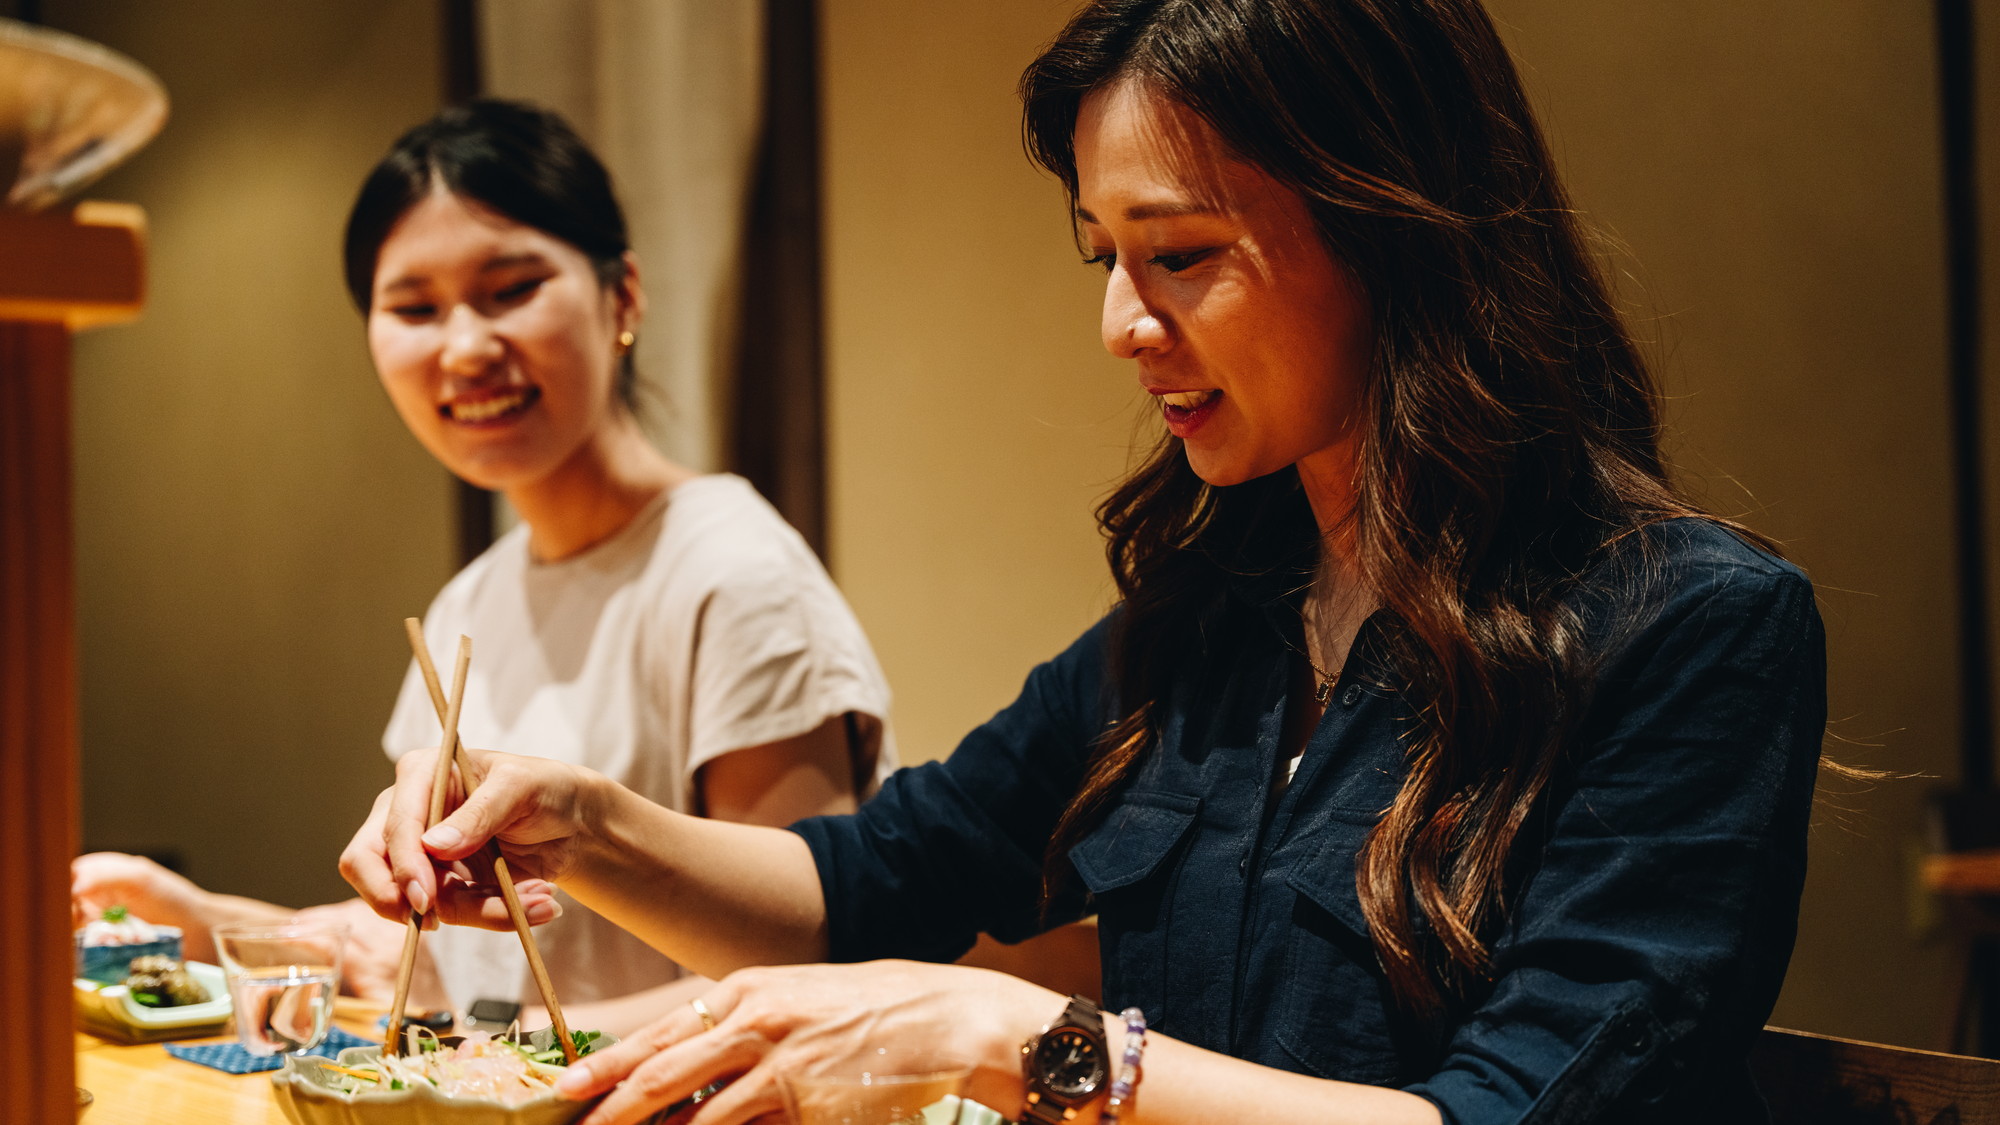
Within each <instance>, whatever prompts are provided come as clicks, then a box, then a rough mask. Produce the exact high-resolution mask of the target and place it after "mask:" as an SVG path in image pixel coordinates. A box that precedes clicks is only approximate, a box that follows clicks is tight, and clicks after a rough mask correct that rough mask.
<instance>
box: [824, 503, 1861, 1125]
mask: <svg viewBox="0 0 2000 1125" xmlns="http://www.w3.org/2000/svg"><path fill="white" fill-rule="evenodd" d="M1620 550H1621V552H1622V553H1621V555H1620V556H1619V557H1617V558H1616V559H1614V560H1613V562H1615V563H1616V564H1617V565H1613V564H1612V563H1606V564H1603V565H1600V566H1599V567H1598V568H1597V569H1596V570H1594V571H1593V572H1592V573H1591V574H1590V575H1588V576H1586V578H1585V580H1584V581H1583V583H1582V584H1581V585H1580V587H1579V591H1578V593H1577V594H1575V595H1574V596H1573V597H1572V599H1571V605H1572V608H1574V609H1575V610H1576V611H1577V613H1578V614H1579V615H1580V616H1581V618H1582V619H1583V620H1584V621H1585V622H1586V626H1587V628H1586V633H1587V635H1589V636H1591V637H1593V638H1595V639H1596V640H1597V641H1598V642H1599V643H1600V645H1601V649H1600V651H1599V652H1598V653H1597V655H1598V660H1597V661H1596V663H1595V668H1596V669H1597V671H1596V675H1595V678H1594V680H1593V682H1592V684H1591V685H1590V686H1591V689H1592V690H1591V691H1590V692H1589V693H1588V703H1587V709H1586V710H1585V711H1584V712H1583V715H1582V719H1581V721H1580V725H1579V727H1578V734H1577V736H1576V738H1575V740H1574V742H1573V747H1572V749H1571V750H1570V751H1569V752H1568V753H1566V754H1565V756H1564V759H1563V764H1562V765H1561V766H1560V767H1559V769H1558V773H1557V776H1556V777H1555V779H1554V780H1553V781H1552V782H1551V785H1550V788H1549V790H1548V793H1547V795H1546V798H1545V801H1544V804H1543V807H1542V809H1541V812H1540V814H1539V815H1538V816H1537V817H1535V818H1533V819H1531V820H1530V821H1529V825H1528V827H1527V828H1524V830H1523V832H1522V835H1521V837H1520V838H1519V840H1518V841H1517V844H1516V848H1517V853H1518V854H1519V856H1520V858H1521V863H1520V864H1519V867H1520V872H1521V873H1520V875H1519V876H1518V878H1516V879H1515V881H1514V882H1513V883H1511V884H1510V887H1511V893H1510V895H1509V904H1510V909H1509V911H1508V913H1507V914H1506V916H1505V920H1504V922H1503V923H1502V924H1501V925H1500V927H1499V928H1498V929H1497V930H1495V931H1494V932H1492V933H1491V934H1489V935H1488V946H1489V951H1490V953H1491V956H1492V960H1493V970H1494V971H1493V976H1492V979H1491V981H1490V982H1488V983H1487V984H1485V985H1484V986H1482V987H1480V988H1479V989H1478V990H1477V991H1476V993H1475V994H1474V995H1472V996H1470V997H1469V998H1467V1001H1466V1003H1465V1004H1464V1005H1463V1006H1462V1008H1461V1009H1460V1010H1458V1011H1457V1012H1456V1013H1455V1014H1454V1015H1453V1016H1452V1017H1450V1018H1449V1019H1448V1020H1447V1021H1446V1022H1444V1023H1443V1024H1442V1025H1440V1024H1435V1023H1431V1024H1423V1023H1419V1021H1416V1020H1414V1019H1412V1018H1410V1017H1408V1016H1405V1015H1402V1014H1400V1013H1399V1011H1398V1009H1397V1007H1396V1005H1395V1003H1394V1001H1393V998H1392V996H1391V994H1390V992H1389V989H1388V986H1387V984H1386V982H1385V980H1384V977H1383V973H1382V971H1381V969H1380V967H1379V965H1378V963H1377V960H1376V957H1375V952H1374V947H1373V945H1372V944H1371V942H1370V940H1369V937H1368V925H1367V921H1366V919H1365V917H1364V916H1363V914H1362V912H1361V905H1360V902H1359V899H1358V897H1357V895H1356V890H1355V865H1356V859H1357V856H1358V854H1359V852H1360V850H1361V848H1362V845H1363V842H1364V841H1365V839H1366V837H1367V834H1368V832H1369V830H1370V829H1371V828H1372V827H1373V826H1374V825H1375V823H1376V822H1377V820H1379V819H1380V816H1381V814H1382V811H1383V810H1384V809H1385V808H1386V807H1387V806H1388V804H1389V803H1390V801H1391V800H1392V799H1393V797H1394V796H1395V794H1396V792H1397V790H1398V788H1399V786H1400V785H1401V784H1402V780H1403V776H1404V769H1405V764H1404V760H1403V752H1402V745H1403V744H1402V742H1401V741H1400V740H1399V732H1401V731H1404V730H1407V729H1408V727H1409V724H1410V723H1411V722H1412V720H1413V716H1412V715H1411V714H1410V713H1409V710H1408V708H1407V706H1406V705H1405V704H1404V702H1403V701H1402V699H1401V698H1400V696H1399V695H1398V693H1397V691H1396V688H1395V684H1396V679H1395V676H1394V675H1393V672H1392V671H1391V670H1389V669H1387V668H1385V667H1384V666H1383V662H1382V661H1381V660H1380V659H1379V657H1378V655H1377V652H1378V649H1379V645H1376V644H1374V643H1372V640H1371V639H1372V638H1375V637H1376V636H1377V633H1376V630H1377V629H1378V628H1379V627H1380V625H1381V622H1379V621H1371V622H1370V624H1369V625H1368V626H1364V628H1363V630H1362V633H1361V635H1360V636H1359V637H1358V638H1357V641H1356V645H1355V648H1354V655H1353V656H1351V657H1350V658H1349V661H1348V665H1347V668H1346V669H1345V670H1344V671H1343V673H1342V677H1341V682H1340V683H1339V684H1337V685H1336V689H1335V690H1336V695H1335V697H1334V698H1336V699H1337V701H1338V704H1339V705H1338V706H1335V707H1328V708H1327V709H1326V710H1325V713H1324V714H1323V716H1322V718H1321V719H1320V722H1319V725H1318V726H1317V727H1316V728H1315V729H1314V731H1313V732H1312V734H1311V736H1310V738H1309V740H1308V742H1307V746H1306V750H1305V754H1304V757H1303V759H1302V761H1301V762H1300V765H1299V768H1298V772H1297V774H1296V776H1295V777H1294V778H1293V779H1292V781H1291V783H1290V784H1288V785H1285V786H1284V787H1283V790H1282V792H1280V793H1278V794H1277V795H1276V798H1275V801H1274V800H1273V799H1272V792H1273V789H1272V787H1273V785H1274V783H1275V780H1276V777H1277V763H1278V757H1277V756H1278V754H1279V753H1280V750H1279V739H1280V733H1281V731H1282V728H1283V721H1284V715H1285V707H1286V691H1287V687H1288V684H1289V683H1290V677H1289V675H1288V669H1289V668H1290V666H1291V663H1290V662H1291V661H1293V660H1295V659H1297V657H1296V650H1295V648H1294V647H1293V643H1292V641H1291V640H1288V637H1287V633H1286V628H1285V626H1286V622H1287V621H1289V622H1290V625H1289V628H1290V630H1291V634H1290V635H1291V636H1292V637H1294V638H1295V637H1296V629H1297V625H1296V612H1295V608H1294V607H1291V606H1288V605H1285V604H1275V605H1273V604H1261V605H1260V604H1256V603H1255V599H1254V598H1253V599H1249V600H1246V601H1245V602H1244V604H1243V610H1242V612H1243V613H1245V614H1263V615H1265V617H1266V618H1267V619H1268V620H1269V621H1270V622H1271V623H1272V625H1273V626H1274V627H1273V628H1268V629H1262V630H1257V629H1249V630H1246V631H1245V636H1247V637H1257V636H1268V640H1266V641H1262V642H1255V641H1253V642H1251V643H1247V644H1245V645H1243V646H1240V648H1239V649H1238V650H1236V651H1233V652H1232V654H1231V656H1230V659H1229V660H1228V661H1226V664H1227V667H1224V668H1218V669H1214V670H1212V671H1211V672H1210V673H1209V674H1205V675H1204V676H1202V677H1201V678H1200V682H1198V683H1195V684H1191V685H1189V688H1188V690H1186V691H1184V692H1180V693H1177V694H1176V696H1175V698H1173V699H1169V700H1165V701H1163V702H1164V704H1165V716H1164V721H1163V723H1162V725H1161V738H1160V741H1159V743H1158V744H1157V745H1155V746H1153V747H1151V748H1150V749H1149V750H1148V751H1147V753H1146V757H1145V758H1144V760H1143V763H1142V764H1141V766H1140V767H1139V769H1138V771H1137V774H1136V776H1135V777H1134V778H1133V779H1132V780H1131V782H1130V784H1129V785H1127V786H1126V787H1125V788H1124V789H1123V790H1122V791H1121V792H1120V793H1119V794H1118V796H1117V797H1116V798H1115V799H1114V802H1113V805H1112V807H1111V808H1110V809H1109V811H1108V812H1107V813H1106V814H1105V815H1104V817H1103V819H1102V820H1101V821H1100V822H1099V823H1098V824H1097V826H1096V827H1095V828H1094V829H1093V830H1092V831H1091V832H1090V833H1089V834H1088V835H1086V836H1085V837H1084V838H1083V839H1082V841H1081V842H1080V843H1079V844H1077V846H1076V847H1074V848H1073V849H1071V850H1070V852H1069V860H1070V862H1071V863H1072V864H1073V865H1074V868H1075V871H1076V875H1077V879H1076V880H1075V882H1076V883H1078V884H1080V889H1079V890H1078V891H1076V892H1074V893H1071V894H1069V895H1067V896H1065V897H1064V898H1062V899H1060V900H1059V901H1058V902H1057V903H1056V904H1055V906H1054V909H1053V910H1052V911H1051V912H1050V915H1049V917H1048V919H1047V924H1049V925H1053V924H1056V923H1060V922H1063V921H1067V920H1070V919H1073V918H1076V917H1079V916H1081V915H1083V914H1085V913H1088V912H1091V911H1095V912H1096V913H1097V915H1098V926H1099V929H1098V932H1099V939H1100V942H1101V946H1102V954H1103V968H1104V990H1105V996H1104V1001H1105V1004H1106V1006H1107V1007H1109V1008H1112V1009H1114V1010H1115V1009H1118V1008H1122V1007H1125V1006H1127V1005H1136V1006H1138V1007H1140V1008H1141V1009H1143V1010H1144V1011H1145V1012H1146V1015H1147V1019H1148V1022H1149V1024H1150V1025H1151V1026H1152V1027H1153V1028H1155V1029H1157V1030H1158V1031H1159V1032H1160V1033H1161V1034H1165V1035H1171V1036H1173V1037H1175V1038H1178V1039H1181V1040H1184V1041H1186V1042H1189V1043H1191V1044H1194V1045H1196V1046H1199V1047H1205V1048H1209V1049H1211V1050H1215V1051H1220V1052H1223V1053H1225V1054H1229V1055H1233V1056H1236V1057H1238V1058H1243V1059H1247V1060H1250V1061H1253V1062H1257V1063H1262V1064H1265V1065H1268V1066H1273V1067H1278V1068H1282V1069H1285V1070H1291V1071H1297V1072H1300V1073H1304V1074H1309V1075H1317V1076H1320V1077H1324V1078H1336V1079H1341V1080H1344V1081H1350V1082H1363V1083H1371V1084H1377V1085H1389V1086H1397V1087H1401V1088H1404V1089H1407V1090H1409V1091H1411V1092H1413V1093H1415V1094H1417V1095H1419V1096H1422V1097H1425V1098H1428V1099H1429V1100H1431V1101H1432V1102H1433V1103H1435V1104H1436V1105H1437V1106H1438V1108H1439V1111H1440V1113H1441V1114H1442V1116H1443V1118H1444V1120H1445V1121H1446V1122H1448V1123H1451V1125H1475V1123H1477V1125H1507V1123H1514V1122H1546V1123H1554V1122H1562V1123H1577V1122H1594V1121H1607V1122H1608V1121H1616V1122H1620V1123H1625V1122H1650V1121H1660V1122H1666V1121H1685V1120H1691V1119H1693V1117H1692V1115H1694V1114H1697V1113H1699V1114H1702V1115H1704V1116H1703V1118H1702V1120H1704V1121H1705V1122H1707V1123H1708V1125H1716V1123H1718V1122H1756V1121H1761V1120H1763V1119H1764V1112H1763V1107H1762V1102H1761V1100H1760V1099H1759V1097H1758V1095H1757V1093H1756V1091H1755V1088H1754V1087H1753V1086H1752V1084H1751V1081H1750V1078H1749V1072H1748V1068H1747V1064H1746V1059H1747V1057H1748V1053H1749V1047H1750V1044H1751V1042H1752V1039H1753V1037H1754V1036H1755V1034H1756V1033H1757V1030H1758V1028H1759V1027H1761V1026H1762V1024H1763V1021H1764V1019H1765V1017H1766V1016H1768V1015H1769V1013H1770V1009H1771V1006H1772V1004H1773V1003H1774V1002H1775V1000H1776V997H1777V992H1778V986H1779V984H1780V983H1781V981H1782V979H1783V976H1784V969H1785V964H1786V961H1787V960H1788V958H1789V956H1790V953H1791V947H1792V941H1793V937H1794V933H1795V928H1796V920H1797V913H1798V899H1799V894H1800V891H1801V889H1802V886H1803V882H1804V871H1805V842H1806V824H1807V817H1808V813H1809V810H1810V805H1811V796H1812V787H1813V780H1814V776H1815V772H1816V768H1817V763H1818V755H1819V745H1820V739H1821V735H1822V732H1823V729H1824V725H1825V711H1826V701H1825V680H1826V677H1825V656H1824V640H1823V637H1822V633H1821V629H1820V623H1819V616H1818V613H1817V611H1816V610H1815V609H1814V606H1813V598H1812V588H1811V586H1810V584H1809V583H1808V582H1807V581H1806V580H1805V578H1804V576H1803V575H1801V574H1800V573H1799V572H1798V570H1796V569H1795V568H1793V567H1792V566H1790V565H1789V564H1787V563H1785V562H1783V561H1781V560H1778V559H1776V558H1774V557H1773V556H1770V555H1768V554H1766V553H1764V552H1762V551H1759V550H1757V549H1755V548H1753V547H1751V546H1749V545H1747V544H1746V543H1744V542H1743V541H1742V540H1740V539H1738V538H1737V537H1736V536H1734V535H1733V534H1731V533H1730V532H1728V531H1726V530H1725V529H1722V528H1721V527H1719V526H1717V525H1714V524H1711V523H1708V522H1707V521H1700V520H1676V521H1672V522H1670V523H1666V524H1662V525H1658V526H1656V527H1654V528H1651V529H1648V530H1647V531H1646V532H1645V533H1643V534H1641V535H1639V536H1633V537H1628V539H1627V540H1626V541H1625V543H1624V545H1623V546H1621V548H1620ZM1110 625H1111V621H1110V619H1107V620H1106V621H1104V622H1099V623H1098V625H1096V626H1095V627H1093V628H1092V629H1091V630H1090V631H1089V632H1087V633H1086V634H1084V636H1083V637H1082V638H1081V639H1079V640H1078V641H1077V642H1076V643H1075V644H1074V645H1072V646H1071V647H1070V648H1069V649H1068V650H1067V651H1065V652H1064V653H1063V654H1062V655H1060V656H1058V657H1056V658H1055V659H1054V660H1052V661H1050V662H1049V663H1047V664H1044V665H1042V666H1040V667H1039V668H1037V669H1036V670H1035V671H1034V672H1033V673H1032V674H1031V675H1030V676H1029V678H1028V681H1027V684H1026V685H1025V687H1024V688H1023V690H1022V693H1021V696H1020V698H1019V699H1017V700H1016V701H1015V702H1014V703H1013V704H1012V705H1010V706H1009V707H1007V708H1006V709H1005V710H1003V711H1001V712H1000V713H999V714H998V715H996V716H994V718H993V719H992V720H990V721H989V722H987V723H986V724H985V725H983V726H981V727H980V728H979V729H978V730H975V731H974V732H972V734H971V735H969V736H967V738H966V739H965V741H964V742H963V743H961V744H960V746H959V747H958V749H957V751H956V752H955V753H954V754H953V755H952V756H951V757H950V758H949V759H948V760H946V761H944V762H942V763H932V764H929V765H925V766H920V767H916V768H913V769H907V770H903V771H901V772H899V773H898V774H896V775H895V776H894V777H892V778H891V779H890V780H889V782H888V783H887V784H886V785H885V786H884V788H883V790H882V792H881V793H880V794H879V795H878V796H877V797H876V798H874V799H873V800H871V801H870V802H869V803H868V804H866V805H865V806H863V807H862V809H861V810H860V811H859V812H858V813H857V814H855V815H853V816H849V817H828V818H818V819H814V820H809V821H803V822H801V823H800V824H799V825H796V826H795V827H794V830H795V831H797V832H798V833H799V834H800V835H802V836H803V837H804V838H805V840H806V841H807V843H808V844H809V845H810V846H811V848H812V851H813V855H814V858H815V860H816V862H817V864H818V867H819V873H820V879H821V885H822V886H823V887H824V888H825V894H826V902H827V913H828V925H829V942H830V955H831V957H832V958H833V959H835V960H843V961H846V960H862V959H868V958H876V957H913V958H919V959H927V960H934V961H942V960H950V959H952V958H954V957H956V956H958V955H959V954H961V953H963V952H964V951H965V950H966V949H967V948H969V947H970V945H971V944H972V941H973V939H974V937H975V935H977V934H978V933H980V932H986V933H990V934H993V935H994V936H995V937H997V938H999V939H1000V940H1002V941H1018V940H1020V939H1022V938H1025V937H1028V936H1030V935H1031V934H1033V933H1035V932H1037V931H1038V930H1040V929H1042V928H1044V922H1043V920H1042V918H1041V915H1040V911H1039V908H1038V897H1037V896H1038V893H1039V887H1040V865H1041V856H1042V852H1043V848H1044V845H1045V844H1046V842H1047V840H1048V838H1049V836H1050V834H1051V832H1052V830H1053V827H1054V824H1055V821H1056V818H1057V816H1058V815H1059V814H1060V812H1061V811H1062V808H1063V807H1064V805H1065V803H1066V802H1067V801H1068V799H1069V798H1070V796H1071V795H1072V794H1074V793H1075V791H1076V789H1077V788H1078V786H1079V784H1080V781H1081V775H1082V770H1083V768H1084V766H1085V764H1086V763H1087V760H1088V754H1089V750H1090V746H1091V742H1092V739H1093V738H1095V737H1096V736H1097V735H1098V734H1099V733H1100V732H1102V731H1103V730H1104V729H1105V728H1106V726H1107V724H1108V723H1109V722H1110V721H1111V720H1112V719H1113V718H1115V713H1116V708H1115V706H1114V705H1113V703H1112V701H1110V700H1109V699H1107V695H1106V647H1105V646H1106V642H1107V635H1108V631H1109V628H1110ZM1246 1096H1247V1095H1246ZM1246 1104H1248V1103H1246Z"/></svg>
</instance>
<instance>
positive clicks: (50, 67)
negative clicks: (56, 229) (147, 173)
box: [0, 19, 167, 211]
mask: <svg viewBox="0 0 2000 1125" xmlns="http://www.w3.org/2000/svg"><path fill="white" fill-rule="evenodd" d="M166 120H167V92H166V90H165V89H164V88H163V87H162V86H161V85H160V80H159V79H158V78H155V77H153V74H152V72H151V71H149V70H147V69H146V68H145V67H143V66H140V65H139V64H138V63H136V62H133V61H132V60H131V59H129V58H126V57H125V56H124V55H121V54H119V53H118V52H116V51H113V50H111V49H110V48H108V47H102V46H99V45H98V44H96V43H92V42H91V41H89V40H88V39H79V38H77V37H76V36H74V35H65V34H63V33H62V32H60V31H50V30H49V29H48V28H45V27H36V26H34V25H31V24H25V23H21V22H19V21H17V20H8V19H0V193H4V196H5V199H4V205H5V206H7V207H10V208H17V209H21V210H27V211H33V210H37V209H39V208H43V207H47V206H48V205H50V204H51V203H54V202H56V201H57V200H59V199H62V198H63V197H64V196H67V195H71V194H74V193H75V192H77V191H80V190H82V188H83V187H84V185H86V184H88V183H90V182H91V181H92V180H95V179H96V178H97V177H99V176H101V175H103V174H104V173H105V172H107V171H110V170H111V168H112V167H114V166H115V165H117V164H118V162H119V161H122V160H124V159H125V158H126V157H128V156H130V155H132V153H134V152H136V151H138V150H139V148H140V147H142V146H143V145H145V143H146V142H147V141H150V140H152V139H153V136H154V134H156V133H158V132H159V131H160V126H162V125H164V124H165V123H166Z"/></svg>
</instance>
